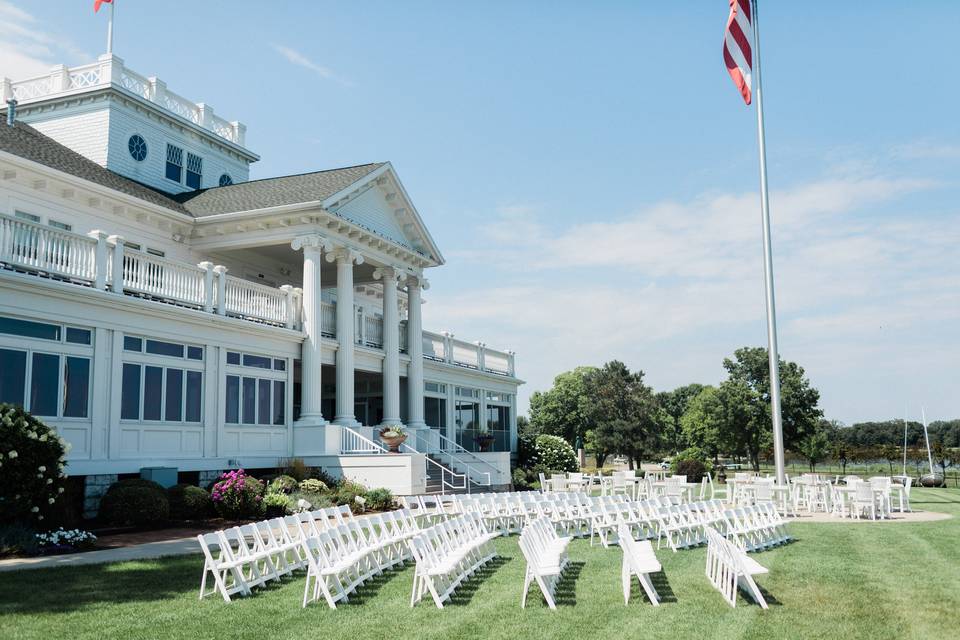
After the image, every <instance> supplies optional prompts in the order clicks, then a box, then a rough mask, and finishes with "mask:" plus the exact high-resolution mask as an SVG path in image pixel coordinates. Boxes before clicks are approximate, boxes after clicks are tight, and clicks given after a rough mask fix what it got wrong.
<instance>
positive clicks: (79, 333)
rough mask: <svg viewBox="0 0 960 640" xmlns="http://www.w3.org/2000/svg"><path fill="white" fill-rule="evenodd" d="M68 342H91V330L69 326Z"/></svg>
mask: <svg viewBox="0 0 960 640" xmlns="http://www.w3.org/2000/svg"><path fill="white" fill-rule="evenodd" d="M67 342H72V343H74V344H90V330H89V329H77V328H75V327H67Z"/></svg>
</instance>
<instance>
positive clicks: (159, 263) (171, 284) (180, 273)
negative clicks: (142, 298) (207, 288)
mask: <svg viewBox="0 0 960 640" xmlns="http://www.w3.org/2000/svg"><path fill="white" fill-rule="evenodd" d="M205 275H206V271H205V270H203V269H201V268H199V267H195V266H193V265H190V264H184V263H182V262H174V261H173V260H167V259H165V258H160V257H157V256H153V255H150V254H148V253H140V252H134V251H131V250H129V249H125V250H124V252H123V289H124V291H130V292H134V293H140V294H144V295H149V296H153V297H155V298H162V299H164V300H167V301H170V302H173V303H176V304H182V305H185V306H190V307H202V306H203V304H204V301H205V292H204V278H205Z"/></svg>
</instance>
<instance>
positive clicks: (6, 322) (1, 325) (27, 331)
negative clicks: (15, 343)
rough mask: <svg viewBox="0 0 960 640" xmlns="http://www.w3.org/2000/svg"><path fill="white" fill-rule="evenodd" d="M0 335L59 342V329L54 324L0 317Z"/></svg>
mask: <svg viewBox="0 0 960 640" xmlns="http://www.w3.org/2000/svg"><path fill="white" fill-rule="evenodd" d="M0 333H7V334H10V335H13V336H23V337H24V338H39V339H40V340H56V341H58V342H59V341H60V335H61V333H60V327H59V326H58V325H55V324H45V323H43V322H31V321H30V320H18V319H17V318H4V317H0Z"/></svg>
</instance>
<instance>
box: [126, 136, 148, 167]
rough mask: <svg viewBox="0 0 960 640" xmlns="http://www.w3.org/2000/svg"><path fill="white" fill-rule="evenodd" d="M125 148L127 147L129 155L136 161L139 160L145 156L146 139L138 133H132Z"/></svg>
mask: <svg viewBox="0 0 960 640" xmlns="http://www.w3.org/2000/svg"><path fill="white" fill-rule="evenodd" d="M127 149H129V151H130V155H131V156H133V159H134V160H136V161H137V162H141V161H142V160H143V159H144V158H146V157H147V141H146V140H144V139H143V137H142V136H140V135H137V134H133V135H132V136H130V140H129V141H128V142H127Z"/></svg>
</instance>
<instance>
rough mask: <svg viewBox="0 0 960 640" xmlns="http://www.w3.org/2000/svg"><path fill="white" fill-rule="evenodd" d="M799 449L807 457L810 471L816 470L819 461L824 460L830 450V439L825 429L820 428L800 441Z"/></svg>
mask: <svg viewBox="0 0 960 640" xmlns="http://www.w3.org/2000/svg"><path fill="white" fill-rule="evenodd" d="M797 450H798V451H799V453H800V455H802V456H803V457H804V458H806V459H807V462H808V463H809V464H810V471H816V470H817V463H818V462H823V461H824V460H825V459H826V457H827V454H828V453H829V452H830V439H829V437H828V436H827V433H826V431H825V430H823V429H820V428H818V429H817V430H816V431H815V432H813V433H811V434H809V435H808V436H806V437H805V438H804V439H803V440H801V441H800V444H799V446H798V447H797Z"/></svg>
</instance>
